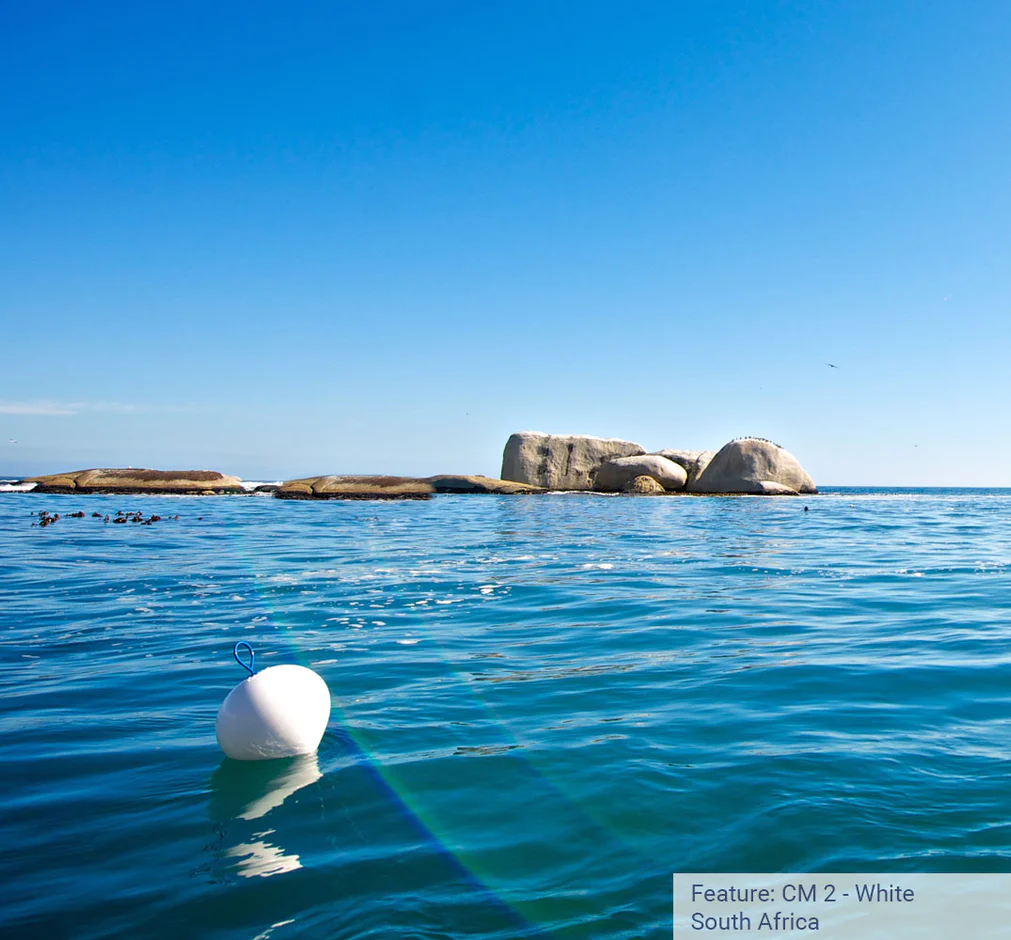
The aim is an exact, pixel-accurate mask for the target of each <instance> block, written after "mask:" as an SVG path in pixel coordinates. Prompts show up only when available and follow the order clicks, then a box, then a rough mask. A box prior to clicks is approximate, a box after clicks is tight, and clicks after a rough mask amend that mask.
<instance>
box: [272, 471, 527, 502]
mask: <svg viewBox="0 0 1011 940" xmlns="http://www.w3.org/2000/svg"><path fill="white" fill-rule="evenodd" d="M543 492H546V491H545V490H543V489H542V488H541V487H538V486H529V485H527V484H525V483H514V482H510V481H508V480H493V479H491V478H490V477H483V476H467V475H459V474H455V475H454V474H441V475H439V476H434V477H385V476H321V477H305V478H304V479H301V480H289V481H287V482H286V483H282V484H281V485H280V486H279V487H278V488H277V489H276V490H275V491H274V496H276V497H277V498H278V499H429V498H431V497H432V496H434V495H435V494H436V493H461V494H477V493H501V494H506V495H513V494H519V493H543Z"/></svg>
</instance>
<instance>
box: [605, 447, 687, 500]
mask: <svg viewBox="0 0 1011 940" xmlns="http://www.w3.org/2000/svg"><path fill="white" fill-rule="evenodd" d="M641 476H647V477H650V478H651V479H653V480H655V481H656V482H657V483H658V484H659V485H660V486H661V487H662V488H663V489H664V490H668V491H670V492H672V493H673V492H677V491H678V490H683V489H684V487H685V483H686V482H687V480H688V474H687V473H686V472H685V469H684V467H682V466H681V465H680V464H676V463H674V461H673V460H668V459H667V458H666V457H661V456H660V455H659V454H643V455H641V456H638V457H617V458H615V459H614V460H606V461H604V463H602V464H601V465H600V467H599V468H598V470H597V474H596V476H595V477H594V479H593V488H594V489H595V490H599V491H601V492H605V493H617V492H619V491H621V490H624V489H625V487H626V486H627V485H628V484H629V483H631V482H632V481H633V480H634V479H636V478H637V477H641Z"/></svg>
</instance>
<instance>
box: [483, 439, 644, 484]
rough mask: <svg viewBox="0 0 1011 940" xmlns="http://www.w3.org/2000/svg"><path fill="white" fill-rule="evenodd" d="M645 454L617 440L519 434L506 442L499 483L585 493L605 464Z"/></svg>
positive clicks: (631, 445) (632, 445)
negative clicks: (609, 461)
mask: <svg viewBox="0 0 1011 940" xmlns="http://www.w3.org/2000/svg"><path fill="white" fill-rule="evenodd" d="M645 453H646V451H645V449H644V448H642V447H640V446H639V445H638V444H633V443H632V442H631V441H622V440H618V439H617V438H602V437H583V436H581V435H578V434H542V433H540V432H539V431H520V432H519V433H517V434H513V435H511V436H510V438H509V440H508V441H506V446H505V452H504V453H503V454H502V479H503V480H513V481H514V482H516V483H527V484H530V485H531V486H543V487H545V488H546V489H550V490H589V489H592V488H593V479H594V476H595V475H596V473H597V469H598V468H599V467H600V465H601V464H602V463H603V462H604V461H605V460H610V459H612V458H614V457H632V456H635V455H638V454H645Z"/></svg>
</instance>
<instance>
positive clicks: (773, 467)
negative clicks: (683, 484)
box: [688, 437, 818, 495]
mask: <svg viewBox="0 0 1011 940" xmlns="http://www.w3.org/2000/svg"><path fill="white" fill-rule="evenodd" d="M688 489H689V491H690V492H692V493H760V494H765V495H788V494H789V493H791V492H792V493H817V492H818V491H817V489H816V488H815V485H814V482H813V481H812V480H811V478H810V477H809V476H808V475H807V473H805V471H804V468H803V467H802V466H801V465H800V461H799V460H797V458H796V457H794V456H793V454H791V453H790V452H789V451H788V450H784V449H783V448H782V447H780V446H779V445H778V444H773V443H772V441H765V440H762V439H760V438H754V437H749V438H743V439H741V440H738V441H731V442H730V443H729V444H725V445H724V446H723V447H722V448H721V449H720V450H719V451H718V452H717V454H716V456H715V457H713V459H712V460H711V461H710V462H709V464H708V466H707V467H706V468H705V469H704V470H703V471H702V473H700V474H699V476H698V477H697V478H696V479H695V480H694V481H689V484H688Z"/></svg>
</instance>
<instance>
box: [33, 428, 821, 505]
mask: <svg viewBox="0 0 1011 940" xmlns="http://www.w3.org/2000/svg"><path fill="white" fill-rule="evenodd" d="M22 483H24V484H28V485H30V486H31V487H32V488H31V490H30V491H31V492H34V493H73V494H75V495H81V494H85V493H146V494H152V495H157V494H193V495H204V496H210V495H219V494H249V493H254V492H259V493H262V494H271V495H273V496H274V497H275V498H277V499H428V498H430V497H432V496H434V495H436V494H439V493H456V494H501V495H510V496H511V495H533V494H538V493H551V492H557V491H583V492H588V493H627V494H630V495H642V496H664V495H672V494H694V495H762V496H797V495H799V494H801V493H805V494H806V493H817V492H818V490H817V488H816V487H815V485H814V481H813V480H812V479H811V477H810V476H809V475H808V474H807V473H806V472H805V470H804V468H803V467H802V466H801V465H800V462H799V461H798V460H797V458H796V457H794V456H793V454H791V453H790V452H789V451H787V450H784V449H783V448H782V447H780V446H779V445H778V444H774V443H773V442H772V441H767V440H765V439H764V438H758V437H745V438H739V439H737V440H734V441H731V442H730V443H728V444H725V445H724V446H723V447H722V448H720V450H718V451H696V450H673V449H666V450H658V451H653V452H652V453H649V452H647V451H646V449H645V448H643V447H641V446H640V445H639V444H635V443H632V442H631V441H624V440H620V439H617V438H600V437H586V436H582V435H563V434H544V433H541V432H538V431H521V432H519V433H516V434H513V435H511V436H510V438H509V440H508V441H507V442H506V445H505V451H504V453H503V455H502V471H501V479H497V480H496V479H492V478H490V477H484V476H473V475H467V474H439V475H437V476H431V477H397V476H337V475H324V476H315V477H302V478H300V479H296V480H288V481H286V482H284V483H280V484H266V485H260V486H256V485H254V484H246V483H243V481H242V480H240V479H239V478H238V477H236V476H228V475H226V474H223V473H219V472H217V471H214V470H135V469H132V468H129V469H104V470H103V469H99V470H75V471H71V472H68V473H55V474H48V475H45V476H37V477H29V478H27V479H25V480H23V481H22Z"/></svg>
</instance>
